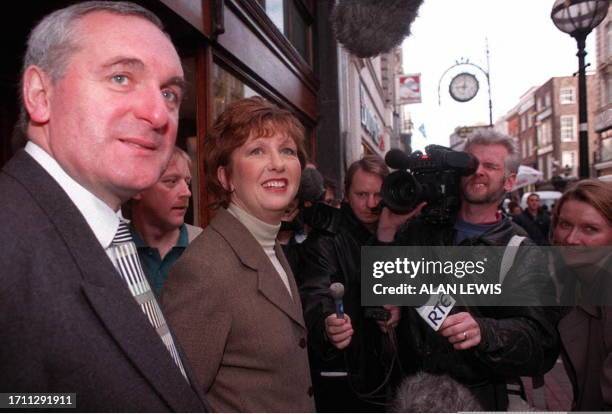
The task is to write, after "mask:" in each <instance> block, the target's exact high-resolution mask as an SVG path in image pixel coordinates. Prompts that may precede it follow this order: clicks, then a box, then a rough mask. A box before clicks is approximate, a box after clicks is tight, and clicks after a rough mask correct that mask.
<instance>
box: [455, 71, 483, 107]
mask: <svg viewBox="0 0 612 414" xmlns="http://www.w3.org/2000/svg"><path fill="white" fill-rule="evenodd" d="M448 89H449V92H450V94H451V96H452V97H453V99H454V100H456V101H459V102H467V101H469V100H470V99H472V98H473V97H474V96H476V94H477V93H478V79H476V76H474V75H472V74H471V73H467V72H463V73H460V74H458V75H457V76H455V77H454V78H453V80H451V82H450V85H449V86H448Z"/></svg>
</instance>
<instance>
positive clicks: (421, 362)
mask: <svg viewBox="0 0 612 414" xmlns="http://www.w3.org/2000/svg"><path fill="white" fill-rule="evenodd" d="M465 151H466V152H468V153H470V154H472V155H473V156H475V157H476V158H477V159H478V161H479V167H478V169H477V170H476V172H475V173H474V174H472V175H470V176H468V177H463V178H462V179H461V192H462V200H461V207H460V209H459V212H458V214H457V217H456V219H455V221H454V223H451V224H448V225H443V226H433V225H430V224H427V223H425V222H424V221H423V220H422V219H416V220H414V221H413V222H410V223H409V224H408V225H406V226H405V227H404V228H402V229H401V230H400V231H399V233H398V234H397V235H396V231H397V229H398V228H399V226H400V225H401V224H402V223H403V221H404V220H405V218H404V217H400V216H396V215H393V214H392V213H390V212H389V211H388V210H387V209H384V210H383V213H382V216H381V220H380V224H379V228H378V232H377V236H378V239H379V240H380V241H382V242H391V241H393V239H394V237H395V241H394V244H398V245H423V246H428V245H448V246H505V245H507V244H508V242H509V241H510V239H511V238H512V236H513V235H515V234H517V233H518V232H520V229H516V227H515V225H513V223H512V222H511V220H510V219H508V218H506V217H503V216H502V215H501V214H500V212H499V211H498V206H499V203H500V201H501V200H502V198H503V196H504V194H505V193H506V192H507V191H509V190H510V189H511V188H512V186H513V184H514V180H515V177H516V171H517V169H518V158H517V157H518V154H517V153H516V149H515V147H514V143H513V141H512V138H510V137H507V136H505V135H502V134H499V133H497V132H494V131H490V130H487V131H481V132H477V133H476V134H474V135H473V136H472V137H470V139H469V140H468V141H467V143H466V147H465ZM530 245H531V246H533V243H532V242H531V241H530V240H528V239H527V240H525V241H524V242H523V243H522V245H521V247H520V248H519V250H518V254H517V256H516V258H515V260H514V262H513V265H512V267H511V268H510V269H509V272H508V273H507V275H506V277H505V279H504V285H503V286H504V288H506V287H508V286H511V289H510V288H508V289H504V293H505V292H506V291H508V292H513V293H517V292H519V293H520V294H521V295H524V296H525V298H528V300H529V304H533V305H534V306H520V307H519V306H514V307H499V306H498V307H471V308H469V309H467V308H461V307H455V309H454V313H453V314H451V315H450V316H448V318H446V320H444V322H443V323H442V325H441V327H440V329H439V330H438V331H437V332H436V331H434V330H432V329H431V328H430V327H429V326H428V325H427V324H426V323H425V322H424V321H423V320H422V319H421V318H420V316H419V315H418V314H417V312H416V311H415V310H414V308H404V312H403V314H402V321H401V324H400V327H399V328H398V336H399V339H400V349H401V351H402V357H403V358H402V359H403V362H404V366H405V367H406V369H407V370H414V371H418V370H423V371H426V372H430V373H434V374H449V375H451V376H452V377H453V378H455V379H456V380H458V381H459V382H461V383H463V384H465V385H467V386H468V387H469V388H470V389H471V390H472V392H473V393H474V394H475V395H476V397H477V398H478V399H479V401H480V403H481V404H482V405H483V407H484V409H485V410H506V409H507V407H508V395H507V385H506V384H507V382H510V381H511V380H512V379H516V378H517V377H519V376H537V375H541V374H543V373H545V372H546V371H548V370H549V369H550V368H551V367H552V366H553V364H554V362H555V360H556V358H557V355H558V352H559V336H558V332H557V330H556V328H555V326H556V322H557V318H558V315H557V313H556V311H555V310H553V309H545V308H543V307H539V306H535V305H539V304H543V303H546V302H548V303H551V302H552V299H551V298H549V297H548V296H551V295H554V288H553V285H552V279H551V278H550V276H549V275H548V274H547V273H546V266H545V265H544V264H543V263H542V260H541V259H542V258H541V257H540V255H539V254H538V252H537V251H536V250H534V249H533V248H530V247H531V246H530ZM544 296H546V297H544ZM432 398H435V390H432Z"/></svg>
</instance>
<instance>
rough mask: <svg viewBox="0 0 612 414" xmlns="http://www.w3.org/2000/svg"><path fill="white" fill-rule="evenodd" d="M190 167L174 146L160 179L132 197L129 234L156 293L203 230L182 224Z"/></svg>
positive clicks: (186, 201) (186, 200) (186, 159)
mask: <svg viewBox="0 0 612 414" xmlns="http://www.w3.org/2000/svg"><path fill="white" fill-rule="evenodd" d="M190 170H191V159H190V158H189V155H188V154H187V153H186V152H185V151H183V150H182V149H180V148H178V147H175V148H174V151H173V153H172V158H170V162H169V163H168V167H167V168H166V170H165V171H164V172H163V174H162V176H161V178H160V179H159V181H158V182H157V183H155V184H154V185H153V186H152V187H150V188H148V189H147V190H145V191H142V192H140V193H138V194H137V195H136V196H134V197H133V199H132V204H131V214H132V221H131V230H132V236H133V238H134V242H135V243H136V247H137V248H138V256H139V257H140V261H141V262H142V265H143V268H144V271H145V273H146V275H147V278H148V279H149V283H150V285H151V289H153V291H154V292H155V294H156V295H159V294H160V293H161V289H162V287H163V285H164V282H165V281H166V279H167V278H168V272H169V270H170V268H171V267H172V265H173V264H174V262H176V260H177V259H178V258H179V257H180V256H181V254H182V253H183V251H184V250H185V248H186V247H187V245H188V244H189V242H190V241H191V240H192V239H194V238H195V236H197V235H198V234H199V233H200V232H201V231H202V229H201V228H199V227H194V226H190V225H189V224H185V213H186V212H187V208H188V207H189V198H190V197H191V191H190V189H189V187H190V184H191V172H190Z"/></svg>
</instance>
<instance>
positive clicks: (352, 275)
mask: <svg viewBox="0 0 612 414" xmlns="http://www.w3.org/2000/svg"><path fill="white" fill-rule="evenodd" d="M388 173H389V169H388V168H387V166H386V164H385V163H384V161H383V160H382V159H381V158H379V157H377V156H365V157H364V158H362V159H360V160H358V161H356V162H354V163H353V164H351V166H350V167H349V169H348V171H347V174H346V180H345V193H346V195H345V197H346V199H345V202H343V203H342V206H341V208H340V209H335V208H333V207H328V206H323V207H327V209H328V210H327V212H328V214H329V215H331V216H332V217H330V219H329V220H325V222H326V223H331V225H327V227H326V228H321V227H318V228H317V227H315V228H314V229H313V230H312V231H311V233H310V235H309V236H308V239H306V241H305V242H304V243H303V250H302V266H301V268H300V269H298V271H297V280H298V281H300V295H301V297H302V303H303V307H304V319H305V321H306V324H307V326H308V331H309V346H310V351H311V354H310V362H311V369H312V378H313V385H314V390H315V402H316V407H317V411H319V412H334V411H336V412H337V411H348V412H363V411H366V412H368V411H369V412H372V411H384V408H385V407H384V406H383V405H382V404H376V403H378V402H381V403H382V402H385V397H386V396H385V395H384V392H383V391H386V390H385V386H384V383H385V377H386V376H387V374H388V371H389V370H390V369H391V368H390V366H391V364H390V363H389V364H387V365H388V366H384V365H385V364H384V361H383V359H384V358H387V359H390V356H389V355H388V353H386V352H385V350H384V349H383V348H384V345H385V341H384V338H383V336H384V335H385V332H387V331H388V330H391V329H392V328H394V327H395V325H396V324H397V322H398V319H399V308H397V307H389V308H388V309H387V312H388V318H385V319H386V320H384V321H376V320H373V319H365V318H364V315H363V310H362V308H361V280H360V279H361V276H360V272H361V269H360V262H361V260H360V259H361V246H364V245H367V244H368V243H369V242H371V241H373V240H374V232H375V231H376V227H377V223H378V218H379V216H380V213H379V209H378V205H379V203H380V199H381V198H380V188H381V185H382V182H383V179H384V177H385V176H387V174H388ZM334 282H340V283H342V284H343V285H344V287H345V295H344V309H345V311H346V313H345V316H344V318H343V319H339V318H337V317H336V314H335V307H334V302H333V300H332V299H331V298H330V296H329V286H330V284H331V283H334ZM383 312H384V310H383ZM381 385H382V386H381ZM377 388H378V389H379V390H377ZM377 391H380V392H377ZM360 397H361V398H360ZM366 400H367V401H366ZM372 401H373V402H374V403H372Z"/></svg>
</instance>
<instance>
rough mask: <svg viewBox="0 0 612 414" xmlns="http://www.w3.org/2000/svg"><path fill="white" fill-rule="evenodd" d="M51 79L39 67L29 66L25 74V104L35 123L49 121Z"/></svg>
mask: <svg viewBox="0 0 612 414" xmlns="http://www.w3.org/2000/svg"><path fill="white" fill-rule="evenodd" d="M50 91H51V79H50V78H49V76H48V75H47V74H46V73H45V72H44V71H43V70H42V69H41V68H39V67H38V66H29V67H28V68H27V69H26V71H25V73H24V74H23V91H22V92H23V103H24V105H25V108H26V110H27V111H28V114H29V115H30V119H31V120H32V121H33V122H36V123H39V124H44V123H46V122H47V121H48V120H49V116H50V110H49V109H50V105H49V96H50Z"/></svg>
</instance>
